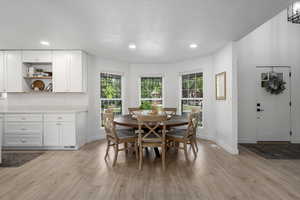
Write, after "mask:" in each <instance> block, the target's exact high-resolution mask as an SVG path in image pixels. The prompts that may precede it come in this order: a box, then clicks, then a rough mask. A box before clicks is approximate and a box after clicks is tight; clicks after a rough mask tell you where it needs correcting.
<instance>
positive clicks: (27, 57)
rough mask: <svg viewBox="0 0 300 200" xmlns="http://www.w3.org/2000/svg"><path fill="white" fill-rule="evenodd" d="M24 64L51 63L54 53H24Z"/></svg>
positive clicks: (26, 51) (25, 51)
mask: <svg viewBox="0 0 300 200" xmlns="http://www.w3.org/2000/svg"><path fill="white" fill-rule="evenodd" d="M22 55H23V62H24V63H51V62H52V51H28V50H24V51H23V52H22Z"/></svg>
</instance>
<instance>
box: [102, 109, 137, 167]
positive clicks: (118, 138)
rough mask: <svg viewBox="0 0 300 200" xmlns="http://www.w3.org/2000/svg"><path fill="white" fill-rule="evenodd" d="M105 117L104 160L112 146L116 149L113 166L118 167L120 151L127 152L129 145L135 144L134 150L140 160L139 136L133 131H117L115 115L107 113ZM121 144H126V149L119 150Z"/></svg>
mask: <svg viewBox="0 0 300 200" xmlns="http://www.w3.org/2000/svg"><path fill="white" fill-rule="evenodd" d="M103 116H104V128H105V132H106V140H107V146H106V153H105V157H104V159H105V160H106V158H107V156H108V152H109V148H110V147H111V146H112V147H113V148H114V152H115V155H114V161H113V166H115V165H116V162H117V158H118V153H119V151H127V150H128V146H127V144H128V143H134V144H135V145H134V149H135V154H136V159H138V149H137V136H136V134H135V133H134V130H133V129H116V124H115V123H114V113H113V112H105V113H104V114H103ZM120 144H124V148H119V145H120Z"/></svg>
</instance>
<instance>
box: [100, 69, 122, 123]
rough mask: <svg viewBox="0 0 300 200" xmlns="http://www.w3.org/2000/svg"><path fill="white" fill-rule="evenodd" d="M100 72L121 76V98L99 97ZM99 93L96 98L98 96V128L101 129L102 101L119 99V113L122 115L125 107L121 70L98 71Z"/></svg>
mask: <svg viewBox="0 0 300 200" xmlns="http://www.w3.org/2000/svg"><path fill="white" fill-rule="evenodd" d="M102 73H105V74H111V75H118V76H121V98H112V99H107V98H102V97H101V74H102ZM98 77H99V79H98V80H99V81H98V83H99V93H98V94H99V95H98V97H97V99H98V98H99V108H100V110H99V115H100V120H99V122H100V128H101V129H103V128H104V127H103V126H102V124H101V122H102V115H101V114H102V110H101V109H102V101H121V109H122V110H121V114H122V115H123V114H124V109H125V104H124V99H125V98H124V97H125V96H124V95H125V92H124V91H125V90H124V89H125V76H124V73H123V72H113V71H100V72H99V76H98Z"/></svg>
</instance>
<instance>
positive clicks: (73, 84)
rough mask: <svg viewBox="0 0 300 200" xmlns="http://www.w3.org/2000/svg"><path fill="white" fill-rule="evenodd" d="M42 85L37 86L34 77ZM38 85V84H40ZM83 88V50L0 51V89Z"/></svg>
mask: <svg viewBox="0 0 300 200" xmlns="http://www.w3.org/2000/svg"><path fill="white" fill-rule="evenodd" d="M37 80H39V84H40V83H41V82H42V83H43V84H44V86H42V87H37V86H36V84H34V83H36V81H37ZM40 86H41V84H40ZM32 91H37V92H39V91H43V92H52V91H53V92H86V91H87V55H86V54H85V53H84V52H82V51H79V50H78V51H77V50H76V51H75V50H74V51H63V50H61V51H56V50H53V51H43V50H41V51H31V50H30V51H27V50H23V51H0V92H32Z"/></svg>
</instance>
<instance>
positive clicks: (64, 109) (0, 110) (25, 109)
mask: <svg viewBox="0 0 300 200" xmlns="http://www.w3.org/2000/svg"><path fill="white" fill-rule="evenodd" d="M87 110H88V109H87V107H86V106H8V107H0V114H4V113H77V112H87Z"/></svg>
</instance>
